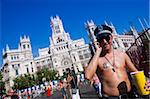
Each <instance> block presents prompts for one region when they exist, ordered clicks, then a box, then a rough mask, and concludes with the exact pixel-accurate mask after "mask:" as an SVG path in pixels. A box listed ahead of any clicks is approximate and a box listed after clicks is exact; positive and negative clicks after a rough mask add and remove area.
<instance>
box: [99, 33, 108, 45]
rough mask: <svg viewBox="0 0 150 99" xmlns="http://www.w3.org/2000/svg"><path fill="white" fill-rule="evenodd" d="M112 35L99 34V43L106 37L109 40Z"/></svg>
mask: <svg viewBox="0 0 150 99" xmlns="http://www.w3.org/2000/svg"><path fill="white" fill-rule="evenodd" d="M110 36H111V35H110V34H107V35H100V36H97V37H96V38H97V41H98V42H99V43H101V42H102V41H103V39H105V40H106V41H107V42H109V40H110Z"/></svg>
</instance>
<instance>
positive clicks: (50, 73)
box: [36, 68, 57, 83]
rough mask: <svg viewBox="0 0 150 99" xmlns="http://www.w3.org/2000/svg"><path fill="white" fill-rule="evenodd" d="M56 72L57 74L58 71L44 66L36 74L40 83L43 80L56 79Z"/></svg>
mask: <svg viewBox="0 0 150 99" xmlns="http://www.w3.org/2000/svg"><path fill="white" fill-rule="evenodd" d="M56 74H57V71H55V70H51V69H48V68H43V69H41V70H40V71H38V72H37V73H36V76H37V77H36V78H37V81H39V83H42V82H43V80H45V81H51V80H54V79H55V78H56Z"/></svg>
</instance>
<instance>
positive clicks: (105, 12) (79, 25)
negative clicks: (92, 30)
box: [0, 0, 149, 66]
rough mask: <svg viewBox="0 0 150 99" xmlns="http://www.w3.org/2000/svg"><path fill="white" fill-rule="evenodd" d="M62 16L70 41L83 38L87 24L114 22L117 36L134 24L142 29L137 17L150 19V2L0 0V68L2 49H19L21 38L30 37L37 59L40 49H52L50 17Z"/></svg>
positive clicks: (130, 0) (85, 34) (137, 0)
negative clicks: (88, 22)
mask: <svg viewBox="0 0 150 99" xmlns="http://www.w3.org/2000/svg"><path fill="white" fill-rule="evenodd" d="M56 15H58V16H60V18H61V19H62V21H63V24H64V28H65V31H66V32H69V33H70V35H71V38H72V39H73V40H74V39H79V38H82V37H83V38H84V39H85V41H86V43H88V40H89V39H88V36H87V32H86V30H85V27H84V23H85V22H86V21H87V20H91V19H92V20H93V21H94V22H95V23H96V24H103V23H104V21H107V22H112V23H113V24H114V26H115V27H116V29H117V32H118V33H120V34H121V33H122V31H123V30H124V29H126V30H129V26H130V25H134V26H135V27H136V28H137V29H138V30H139V31H140V30H141V26H140V23H139V21H138V18H141V19H143V18H145V19H146V20H147V21H148V20H149V0H0V42H1V43H0V52H1V53H0V66H1V64H2V48H5V46H6V44H8V45H9V47H10V49H16V48H17V47H18V43H19V38H20V36H23V35H28V36H30V40H31V44H32V50H33V54H34V56H35V55H37V51H38V48H44V47H48V46H49V36H51V28H50V24H49V23H50V17H51V16H56Z"/></svg>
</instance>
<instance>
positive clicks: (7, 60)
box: [2, 16, 137, 91]
mask: <svg viewBox="0 0 150 99" xmlns="http://www.w3.org/2000/svg"><path fill="white" fill-rule="evenodd" d="M105 24H106V25H108V24H107V23H105ZM50 26H51V30H52V37H50V38H49V40H50V45H49V47H47V48H42V49H39V56H38V57H33V55H32V47H31V42H30V39H29V37H26V36H24V37H23V38H22V37H20V42H19V45H18V49H11V50H10V49H9V47H8V45H7V46H6V50H3V68H2V72H3V80H4V82H5V87H6V90H7V91H8V90H9V89H10V88H11V87H12V86H13V79H14V78H16V77H17V76H20V75H22V74H27V73H29V74H34V73H35V72H36V71H37V70H39V69H42V68H45V67H48V68H52V69H56V70H57V71H58V72H59V75H60V76H62V75H63V73H65V72H66V70H67V69H69V68H70V69H73V68H74V70H75V72H76V73H77V72H79V71H83V67H84V66H86V65H87V63H88V61H89V59H90V58H91V51H90V49H89V44H85V41H84V39H83V38H81V39H78V40H72V39H71V38H70V35H69V33H67V32H65V30H64V27H63V23H62V21H61V19H60V18H59V17H58V16H56V17H54V18H53V17H51V18H50ZM85 26H86V29H87V31H88V34H89V37H90V39H91V41H94V40H95V37H94V35H93V31H94V29H95V27H96V25H95V24H94V22H93V21H90V22H89V21H88V22H87V23H86V24H85ZM110 26H111V27H112V29H113V31H114V32H113V36H114V42H113V44H114V48H119V49H121V50H123V51H125V50H126V49H127V48H128V47H129V46H130V45H131V44H132V43H133V42H134V40H135V39H134V38H135V36H133V35H119V34H117V32H116V30H115V27H114V26H113V25H112V24H111V25H110ZM132 29H133V28H132ZM133 31H134V33H133V34H136V35H137V32H136V31H135V30H134V29H133Z"/></svg>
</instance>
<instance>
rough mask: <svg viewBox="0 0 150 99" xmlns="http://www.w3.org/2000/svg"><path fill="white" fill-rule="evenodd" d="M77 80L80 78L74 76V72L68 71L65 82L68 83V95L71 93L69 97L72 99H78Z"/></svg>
mask: <svg viewBox="0 0 150 99" xmlns="http://www.w3.org/2000/svg"><path fill="white" fill-rule="evenodd" d="M79 80H80V78H78V77H77V75H76V74H75V71H74V70H72V71H71V70H70V69H69V70H68V74H67V82H68V83H70V87H71V90H70V93H71V97H72V99H80V95H79V88H78V85H79Z"/></svg>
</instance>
